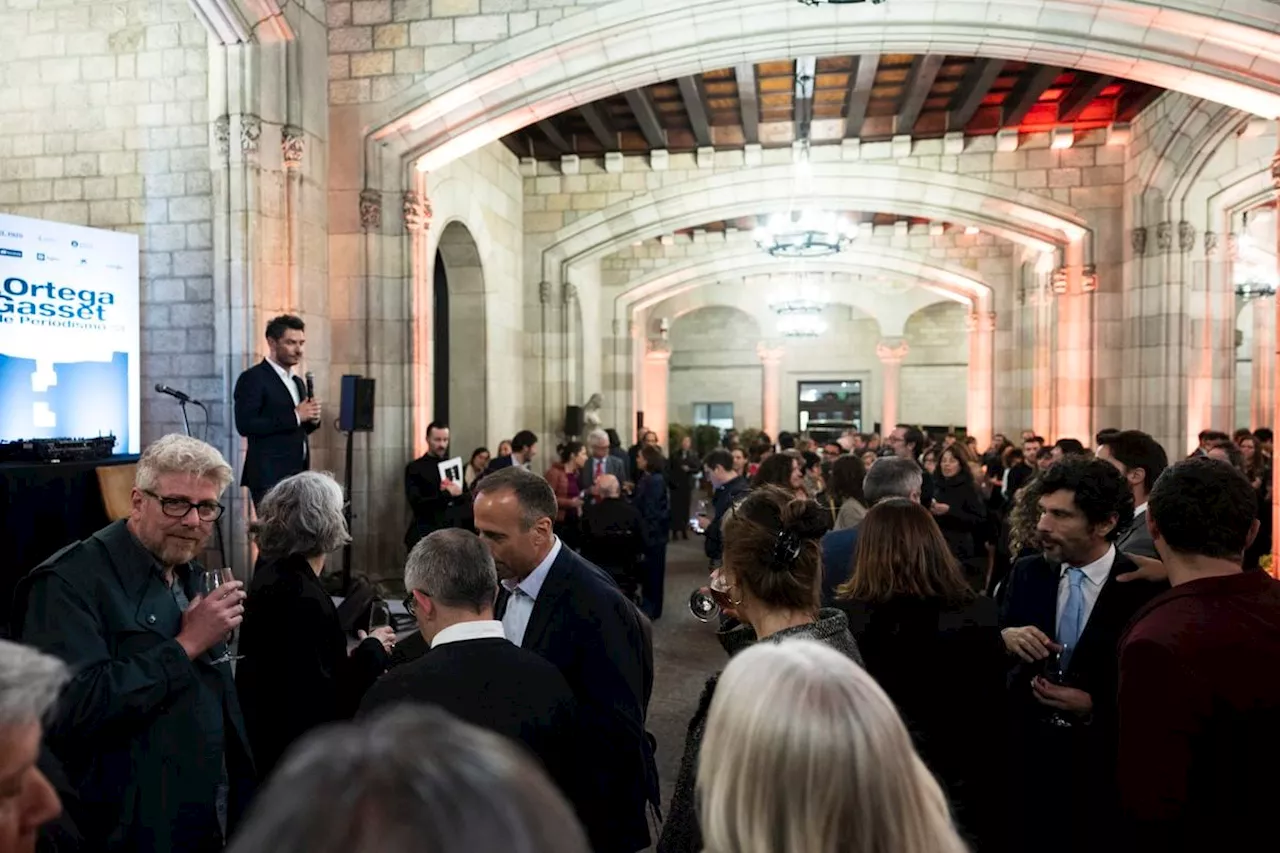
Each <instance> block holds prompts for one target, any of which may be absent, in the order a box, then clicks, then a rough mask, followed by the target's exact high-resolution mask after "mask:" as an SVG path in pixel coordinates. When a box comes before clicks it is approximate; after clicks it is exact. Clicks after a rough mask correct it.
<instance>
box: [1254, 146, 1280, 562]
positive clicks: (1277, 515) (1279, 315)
mask: <svg viewBox="0 0 1280 853" xmlns="http://www.w3.org/2000/svg"><path fill="white" fill-rule="evenodd" d="M1276 126H1277V129H1280V122H1278V123H1277V125H1276ZM1271 180H1272V181H1273V182H1274V183H1275V187H1276V192H1277V194H1280V151H1276V155H1275V159H1273V160H1272V161H1271ZM1276 250H1277V251H1276V263H1277V273H1280V210H1278V211H1277V215H1276ZM1271 301H1272V302H1273V303H1274V304H1273V305H1271V306H1270V307H1271V308H1272V309H1274V310H1275V312H1276V315H1275V320H1273V321H1272V323H1271V328H1272V331H1273V333H1275V330H1276V329H1278V328H1280V299H1275V298H1273V299H1272V300H1271ZM1261 307H1262V306H1260V305H1259V306H1257V307H1256V308H1254V310H1255V311H1257V310H1259V309H1260V308H1261ZM1275 340H1276V348H1275V356H1274V358H1275V359H1280V334H1275ZM1274 364H1275V362H1274V361H1273V362H1272V365H1273V370H1272V379H1273V381H1275V380H1277V379H1280V373H1278V372H1277V371H1275V370H1274ZM1260 367H1261V365H1257V364H1255V365H1254V367H1253V369H1254V370H1258V369H1259V368H1260ZM1272 387H1273V392H1272V395H1271V404H1272V407H1273V408H1272V410H1271V418H1270V423H1268V424H1267V425H1268V426H1270V427H1271V428H1272V429H1275V428H1276V424H1278V423H1280V385H1273V386H1272ZM1277 488H1280V465H1272V466H1271V495H1272V498H1271V524H1272V530H1277V529H1280V528H1277V527H1276V525H1277V524H1280V500H1276V498H1275V495H1277V494H1280V492H1277V491H1276V489H1277ZM1271 576H1272V577H1274V578H1280V536H1272V539H1271Z"/></svg>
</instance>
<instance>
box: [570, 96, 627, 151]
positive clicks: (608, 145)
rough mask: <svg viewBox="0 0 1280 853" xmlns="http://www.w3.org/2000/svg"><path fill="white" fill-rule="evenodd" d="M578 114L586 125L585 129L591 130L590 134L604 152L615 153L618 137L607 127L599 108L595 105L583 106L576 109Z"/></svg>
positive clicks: (607, 123)
mask: <svg viewBox="0 0 1280 853" xmlns="http://www.w3.org/2000/svg"><path fill="white" fill-rule="evenodd" d="M578 112H579V113H580V114H581V115H582V118H583V120H584V121H586V123H587V127H589V128H591V133H592V134H593V135H594V136H595V138H596V139H597V140H598V141H599V143H600V145H601V146H603V147H604V150H605V151H616V150H617V149H618V135H617V134H616V133H614V132H613V130H612V129H610V127H609V122H608V121H607V120H605V117H604V115H603V114H602V113H601V112H600V109H599V107H597V106H596V105H595V104H583V105H582V106H580V107H578Z"/></svg>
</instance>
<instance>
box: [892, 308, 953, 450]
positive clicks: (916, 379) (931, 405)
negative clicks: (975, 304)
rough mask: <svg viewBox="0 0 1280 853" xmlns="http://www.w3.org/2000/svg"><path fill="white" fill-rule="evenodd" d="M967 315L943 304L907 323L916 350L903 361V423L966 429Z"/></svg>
mask: <svg viewBox="0 0 1280 853" xmlns="http://www.w3.org/2000/svg"><path fill="white" fill-rule="evenodd" d="M967 314H968V312H967V311H966V310H965V307H964V306H963V305H957V304H956V303H954V302H943V303H939V304H937V305H930V306H929V307H927V308H922V309H921V310H919V311H917V312H916V313H915V314H913V315H911V318H910V319H909V320H907V327H906V335H905V337H906V341H907V344H908V346H910V347H911V349H910V351H909V352H908V353H907V357H906V358H905V359H904V360H903V362H902V395H901V397H900V398H899V400H900V403H899V410H898V416H899V418H901V420H902V421H903V422H904V423H912V424H925V425H928V426H963V425H964V424H965V420H966V414H965V407H966V399H965V389H966V383H967V381H968V380H967V376H968V371H969V367H968V362H969V359H968V353H969V332H968V330H967V329H966V328H965V318H966V316H967Z"/></svg>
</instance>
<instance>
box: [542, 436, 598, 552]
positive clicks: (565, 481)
mask: <svg viewBox="0 0 1280 853" xmlns="http://www.w3.org/2000/svg"><path fill="white" fill-rule="evenodd" d="M556 454H557V456H558V457H559V458H558V460H557V461H555V462H552V463H551V467H550V468H548V469H547V473H546V474H545V475H543V476H545V477H546V480H547V482H548V483H550V484H551V490H552V491H553V492H555V493H556V520H555V532H556V536H558V537H560V541H561V542H563V543H564V544H565V545H568V546H569V548H571V549H572V550H574V551H576V550H578V544H579V539H580V537H579V535H578V530H579V523H580V520H581V518H582V491H581V486H580V485H579V483H578V472H579V471H581V470H582V466H583V465H586V464H587V448H586V446H585V445H583V444H582V442H579V441H566V442H565V443H564V444H562V445H560V446H559V447H557V448H556Z"/></svg>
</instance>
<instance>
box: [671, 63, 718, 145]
mask: <svg viewBox="0 0 1280 853" xmlns="http://www.w3.org/2000/svg"><path fill="white" fill-rule="evenodd" d="M676 85H677V86H679V87H680V98H681V100H683V101H684V109H685V112H686V113H688V115H689V124H690V126H691V127H692V128H693V137H694V139H696V140H698V145H700V146H707V145H710V144H711V122H709V121H708V120H707V104H706V101H705V100H703V97H702V86H701V85H700V84H699V82H698V78H697V77H681V78H680V79H679V80H677V81H676Z"/></svg>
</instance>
